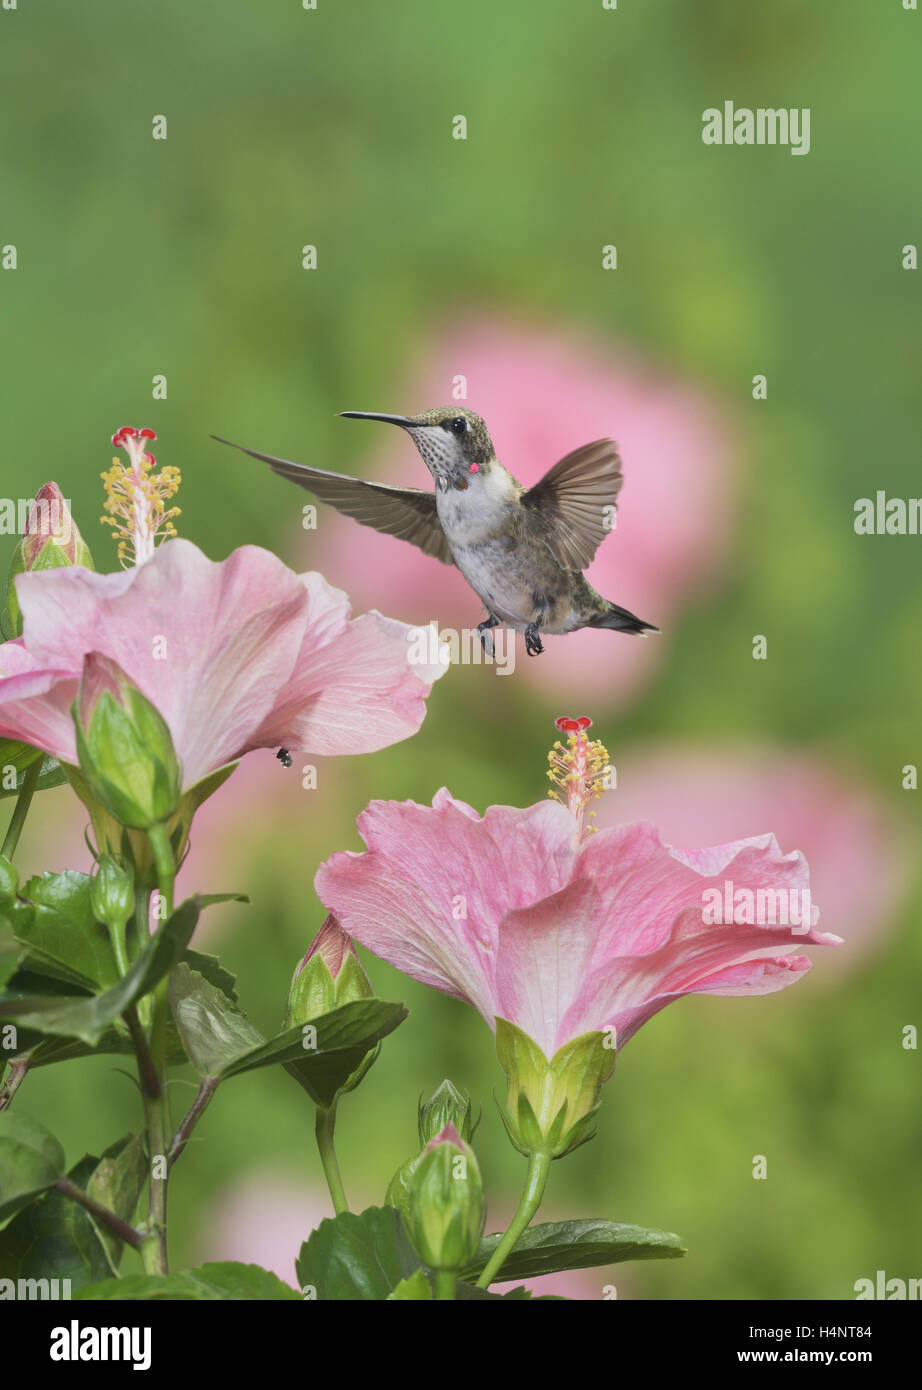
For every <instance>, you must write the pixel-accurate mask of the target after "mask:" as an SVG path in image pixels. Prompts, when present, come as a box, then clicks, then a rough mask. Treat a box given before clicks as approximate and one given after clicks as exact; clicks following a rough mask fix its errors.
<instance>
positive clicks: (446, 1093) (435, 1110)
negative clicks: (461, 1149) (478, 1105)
mask: <svg viewBox="0 0 922 1390" xmlns="http://www.w3.org/2000/svg"><path fill="white" fill-rule="evenodd" d="M449 1124H451V1125H454V1127H455V1129H456V1130H457V1131H458V1133H459V1134H460V1135H461V1138H462V1139H464V1140H465V1141H466V1142H467V1143H470V1141H471V1139H472V1138H473V1135H474V1130H475V1129H476V1128H477V1122H476V1121H475V1120H474V1119H473V1116H472V1110H471V1098H470V1096H469V1095H468V1094H467V1092H466V1091H462V1090H459V1088H458V1087H457V1086H453V1085H452V1083H451V1082H450V1081H447V1080H446V1081H443V1082H442V1084H441V1086H440V1087H439V1088H438V1090H437V1091H434V1092H433V1093H432V1095H431V1096H430V1097H429V1099H428V1100H427V1101H421V1102H420V1106H419V1143H420V1147H421V1148H425V1146H426V1145H427V1144H428V1143H429V1141H430V1139H434V1138H435V1136H436V1135H437V1134H439V1133H440V1132H441V1131H442V1130H443V1129H444V1128H445V1126H446V1125H449Z"/></svg>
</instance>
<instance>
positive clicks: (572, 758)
mask: <svg viewBox="0 0 922 1390" xmlns="http://www.w3.org/2000/svg"><path fill="white" fill-rule="evenodd" d="M554 723H555V726H556V728H558V729H559V730H560V732H561V733H565V734H566V735H567V743H566V747H564V745H563V744H562V743H561V742H560V740H559V739H558V740H557V742H556V743H555V744H554V746H553V748H552V749H551V751H550V753H548V755H547V760H548V762H549V763H550V768H549V770H548V774H547V775H548V777H549V778H550V780H551V781H552V782H554V783H555V786H553V787H551V788H550V789H549V790H548V796H549V797H551V799H552V800H553V801H559V802H560V803H561V805H563V806H566V808H567V810H568V811H569V812H570V814H571V815H572V817H573V819H574V820H575V821H576V837H575V843H576V844H580V843H581V842H582V841H583V840H585V839H586V837H587V836H588V835H593V834H595V826H594V825H590V824H589V821H591V820H593V819H594V818H595V812H594V811H590V810H589V807H590V805H591V804H592V802H593V801H595V800H596V799H597V798H598V797H600V796H601V795H602V792H603V791H604V790H605V778H606V774H607V773H608V771H609V762H608V750H607V749H606V747H605V745H604V744H603V743H602V742H601V741H600V740H599V739H590V738H589V737H588V735H587V733H586V730H587V729H589V728H591V727H592V720H591V719H590V718H589V716H588V714H583V715H580V717H579V719H567V718H565V717H561V718H560V719H557V720H555V721H554Z"/></svg>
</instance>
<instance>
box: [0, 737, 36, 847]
mask: <svg viewBox="0 0 922 1390" xmlns="http://www.w3.org/2000/svg"><path fill="white" fill-rule="evenodd" d="M44 761H45V759H44V756H43V755H40V756H39V757H37V758H36V759H35V762H34V763H31V764H30V765H29V769H28V771H27V772H26V775H25V777H24V778H23V781H22V786H21V787H20V788H19V795H18V797H17V798H16V805H15V807H14V808H13V814H12V816H11V817H10V823H9V827H8V828H7V832H6V838H5V839H4V841H3V848H2V849H0V854H2V855H3V856H4V857H5V858H6V859H12V857H13V855H14V854H15V853H16V846H17V845H18V844H19V837H20V835H21V834H22V827H23V826H24V825H25V823H26V816H27V815H28V814H29V807H30V805H31V804H32V797H33V795H34V793H35V788H36V787H37V786H38V779H39V777H40V776H41V775H42V764H43V762H44Z"/></svg>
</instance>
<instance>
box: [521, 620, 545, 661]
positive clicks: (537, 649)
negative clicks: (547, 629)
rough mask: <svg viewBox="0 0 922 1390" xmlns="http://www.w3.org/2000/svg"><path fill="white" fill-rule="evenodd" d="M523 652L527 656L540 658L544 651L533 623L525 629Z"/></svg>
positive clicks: (535, 625)
mask: <svg viewBox="0 0 922 1390" xmlns="http://www.w3.org/2000/svg"><path fill="white" fill-rule="evenodd" d="M525 651H526V653H527V654H528V655H529V656H540V655H541V653H542V652H543V651H544V643H543V642H542V641H541V637H540V634H539V632H538V628H537V624H535V623H529V624H528V627H527V628H526V629H525Z"/></svg>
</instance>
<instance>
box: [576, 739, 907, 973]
mask: <svg viewBox="0 0 922 1390" xmlns="http://www.w3.org/2000/svg"><path fill="white" fill-rule="evenodd" d="M614 761H615V763H616V768H617V777H618V785H617V790H614V791H611V792H609V793H608V794H607V795H606V796H605V797H603V798H602V801H601V802H600V804H599V810H598V820H599V824H600V825H602V826H613V825H617V824H619V823H622V822H627V821H632V820H634V819H636V818H637V817H638V816H647V817H649V818H650V819H651V820H653V821H655V822H656V824H657V826H658V827H659V829H660V831H661V833H662V835H663V837H664V838H665V839H666V840H668V841H669V842H670V843H671V844H683V845H702V844H712V843H715V842H719V841H721V840H725V839H727V838H729V837H730V836H731V835H735V834H738V835H752V834H754V833H756V832H757V831H758V830H759V828H760V827H761V826H763V825H771V826H773V827H774V829H775V833H776V834H777V836H778V838H779V840H780V841H781V842H782V843H783V844H786V845H797V847H798V848H799V849H800V850H802V851H803V854H804V856H805V857H806V859H807V861H808V863H809V864H810V882H811V889H812V894H813V901H814V903H815V905H816V906H817V907H818V909H819V912H820V917H819V921H820V923H821V925H823V926H826V927H828V928H829V929H830V930H834V931H835V932H836V933H837V934H839V935H840V936H842V937H843V938H844V944H843V949H842V950H841V951H835V952H833V954H832V957H831V958H830V959H829V960H828V961H827V962H826V968H825V970H824V971H823V975H824V976H826V975H827V973H828V972H829V970H833V971H836V972H839V971H843V970H847V969H849V968H850V967H851V966H852V965H853V964H854V962H855V960H856V959H857V958H858V957H859V956H860V954H861V953H863V952H864V951H867V950H871V949H873V948H874V947H876V946H879V945H880V944H881V942H882V941H883V940H884V939H885V938H886V932H887V929H888V927H889V926H890V925H891V924H893V922H894V920H895V918H896V915H897V913H898V910H899V907H900V905H901V902H902V901H903V899H904V897H905V894H906V890H907V888H908V885H909V881H910V877H911V863H912V849H911V846H910V843H909V838H908V833H907V830H906V828H905V827H904V826H903V825H902V824H901V823H900V821H899V819H898V817H897V816H896V815H895V814H893V813H892V812H891V811H889V810H888V809H887V808H886V807H885V806H884V805H883V804H882V802H881V800H880V798H879V797H878V796H876V795H875V794H874V792H873V791H872V790H871V789H870V788H868V787H866V786H864V785H862V784H861V782H860V781H858V780H856V779H855V777H854V776H853V774H851V773H849V774H846V773H845V772H843V771H842V770H840V769H839V768H837V767H835V766H834V765H830V764H829V763H827V762H824V761H823V760H822V759H821V758H818V757H816V756H813V755H810V754H808V753H803V752H799V751H793V750H786V749H783V748H772V747H770V746H767V745H758V744H757V745H751V744H746V745H743V746H740V747H737V748H733V747H732V746H731V747H729V748H728V747H727V746H726V745H724V744H721V745H719V746H714V747H703V746H702V745H701V744H700V743H699V744H694V743H688V742H685V743H676V744H663V743H657V744H654V745H652V746H650V747H648V748H646V749H638V750H632V751H629V752H626V753H625V754H624V756H623V757H618V758H617V759H615V760H614Z"/></svg>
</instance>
